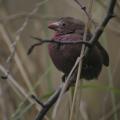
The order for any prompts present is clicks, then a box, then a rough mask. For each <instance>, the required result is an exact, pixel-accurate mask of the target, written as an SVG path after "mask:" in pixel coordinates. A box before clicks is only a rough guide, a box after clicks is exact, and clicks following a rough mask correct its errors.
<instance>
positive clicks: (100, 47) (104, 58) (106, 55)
mask: <svg viewBox="0 0 120 120" xmlns="http://www.w3.org/2000/svg"><path fill="white" fill-rule="evenodd" d="M96 45H97V47H98V48H99V49H100V51H101V53H102V56H103V64H104V65H105V66H108V65H109V55H108V53H107V51H106V50H105V49H104V48H103V46H102V45H101V44H100V43H99V42H97V43H96Z"/></svg>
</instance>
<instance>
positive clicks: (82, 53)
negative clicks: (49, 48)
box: [70, 0, 93, 120]
mask: <svg viewBox="0 0 120 120" xmlns="http://www.w3.org/2000/svg"><path fill="white" fill-rule="evenodd" d="M89 2H90V3H89V8H88V9H89V16H90V17H91V10H92V6H93V0H90V1H89ZM90 23H91V19H89V18H88V19H87V22H86V25H85V31H84V35H83V41H86V39H87V31H88V29H89V25H90ZM85 48H86V46H85V45H82V49H81V51H80V57H81V56H84V52H85ZM81 68H82V60H80V61H79V65H78V71H77V79H76V83H75V91H74V95H73V101H72V107H71V111H70V120H72V119H73V111H74V106H75V102H76V98H77V91H78V86H79V84H80V85H81V84H82V79H81V80H79V79H80V74H81ZM81 91H82V89H80V93H79V94H80V98H79V105H80V101H81ZM79 105H78V106H79Z"/></svg>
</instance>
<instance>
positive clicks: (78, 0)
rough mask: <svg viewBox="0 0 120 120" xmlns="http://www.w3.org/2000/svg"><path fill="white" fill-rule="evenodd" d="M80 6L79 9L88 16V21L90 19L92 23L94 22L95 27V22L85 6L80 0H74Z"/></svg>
mask: <svg viewBox="0 0 120 120" xmlns="http://www.w3.org/2000/svg"><path fill="white" fill-rule="evenodd" d="M74 1H75V2H76V3H77V4H78V5H79V6H80V8H81V10H83V11H84V13H85V14H86V16H87V17H88V19H89V20H90V21H92V23H93V24H94V26H95V27H96V26H97V23H96V22H95V21H94V20H93V19H92V17H91V16H90V14H89V13H88V11H87V9H86V6H85V5H83V3H82V2H81V0H74Z"/></svg>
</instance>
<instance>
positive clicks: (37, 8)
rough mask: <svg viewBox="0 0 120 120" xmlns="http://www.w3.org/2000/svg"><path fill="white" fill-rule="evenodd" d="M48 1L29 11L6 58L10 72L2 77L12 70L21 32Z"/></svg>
mask: <svg viewBox="0 0 120 120" xmlns="http://www.w3.org/2000/svg"><path fill="white" fill-rule="evenodd" d="M46 2H48V0H43V1H42V2H41V1H40V2H38V3H37V4H36V5H35V8H34V9H33V10H32V11H31V12H29V13H28V16H27V17H26V18H25V21H24V22H23V24H22V25H21V27H20V28H19V29H18V30H17V31H16V39H15V41H14V42H13V43H11V46H12V49H13V51H12V52H11V54H10V55H9V56H8V59H7V60H6V65H7V68H8V70H7V71H8V72H7V73H6V75H4V76H2V78H7V76H8V75H9V72H10V69H9V68H10V63H11V61H12V59H13V57H14V55H15V51H16V44H17V42H18V41H19V40H20V37H21V34H22V32H23V30H24V29H25V27H26V26H27V25H28V22H29V19H30V17H31V16H33V15H34V14H35V13H36V12H37V11H38V10H39V8H40V6H41V5H43V4H45V3H46Z"/></svg>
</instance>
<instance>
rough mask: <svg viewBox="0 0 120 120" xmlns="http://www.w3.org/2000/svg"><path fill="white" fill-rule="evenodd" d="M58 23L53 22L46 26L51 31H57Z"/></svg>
mask: <svg viewBox="0 0 120 120" xmlns="http://www.w3.org/2000/svg"><path fill="white" fill-rule="evenodd" d="M59 25H60V23H59V22H53V23H50V24H49V25H48V28H50V29H52V30H57V29H58V27H59Z"/></svg>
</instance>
